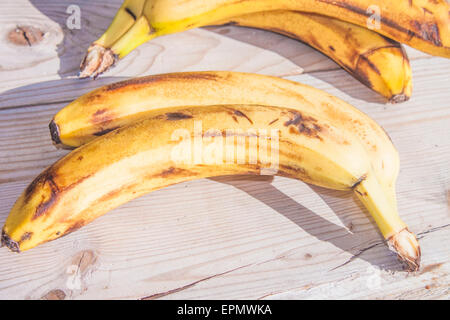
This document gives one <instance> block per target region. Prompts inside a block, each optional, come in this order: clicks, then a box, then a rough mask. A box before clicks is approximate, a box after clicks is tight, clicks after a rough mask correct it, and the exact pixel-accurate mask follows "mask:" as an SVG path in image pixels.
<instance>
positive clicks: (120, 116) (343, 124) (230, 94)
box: [50, 71, 399, 203]
mask: <svg viewBox="0 0 450 320" xmlns="http://www.w3.org/2000/svg"><path fill="white" fill-rule="evenodd" d="M214 104H261V105H273V106H281V107H283V106H288V107H290V108H292V109H295V110H298V111H300V112H307V113H310V114H313V115H315V116H318V117H321V118H325V119H328V121H330V122H332V123H333V125H334V126H338V127H339V128H341V130H344V131H348V132H350V133H352V134H355V135H357V136H358V137H359V139H360V141H361V143H362V145H363V146H364V148H365V149H366V150H367V152H368V154H369V155H370V158H371V161H372V166H373V168H374V170H375V173H376V175H377V177H378V178H379V179H381V180H382V181H383V184H384V185H385V186H386V188H387V189H392V190H393V188H394V184H395V181H396V179H397V175H398V171H399V159H398V154H397V151H396V149H395V148H394V146H393V145H392V142H391V141H390V139H389V137H388V135H387V134H386V133H385V132H384V130H383V129H382V128H381V127H380V126H378V124H377V123H376V122H374V121H373V120H372V119H370V118H369V117H367V116H366V115H365V114H364V113H362V112H361V111H359V110H358V109H356V108H355V107H353V106H351V105H349V104H348V103H346V102H344V101H342V100H340V99H338V98H336V97H334V96H332V95H329V94H327V93H325V92H323V91H321V90H318V89H315V88H312V87H310V86H307V85H304V84H301V83H298V82H293V81H289V80H284V79H280V78H277V77H271V76H264V75H258V74H250V73H240V72H228V71H203V72H180V73H171V74H162V75H154V76H147V77H141V78H135V79H131V80H126V81H122V82H118V83H114V84H110V85H107V86H104V87H101V88H99V89H96V90H94V91H92V92H90V93H87V94H85V95H83V96H81V97H80V98H78V99H76V100H74V101H73V102H71V103H70V104H69V105H67V106H66V107H65V108H63V109H61V110H60V111H59V112H58V113H57V114H56V115H55V116H54V118H53V120H52V121H51V123H50V131H51V136H52V139H53V141H54V143H55V144H56V145H58V146H62V147H78V146H80V145H82V144H84V143H86V142H88V141H90V140H93V139H94V138H96V137H98V136H100V135H103V134H105V133H107V132H109V131H111V130H113V129H116V128H118V127H121V126H125V125H127V124H130V123H133V122H134V121H137V120H139V119H142V118H145V117H146V116H148V114H151V112H152V111H153V110H155V109H158V108H167V107H177V106H183V105H192V106H202V105H214ZM387 193H388V194H391V197H392V199H393V200H392V202H393V203H395V192H393V191H388V192H387Z"/></svg>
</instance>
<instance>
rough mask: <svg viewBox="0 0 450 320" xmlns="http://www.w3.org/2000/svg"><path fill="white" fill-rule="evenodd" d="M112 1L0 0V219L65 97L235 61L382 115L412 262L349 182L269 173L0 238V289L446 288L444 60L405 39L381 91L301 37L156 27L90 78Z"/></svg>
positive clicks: (51, 293)
mask: <svg viewBox="0 0 450 320" xmlns="http://www.w3.org/2000/svg"><path fill="white" fill-rule="evenodd" d="M120 2H121V1H120V0H113V1H110V0H108V1H107V0H96V1H95V2H93V1H90V2H89V4H88V5H87V4H86V3H87V2H85V1H82V0H63V1H58V2H55V1H50V0H31V1H25V0H4V1H2V2H1V3H0V12H1V15H0V26H1V28H0V43H1V45H2V49H3V50H1V51H0V86H1V89H0V109H1V110H0V204H1V205H0V223H1V224H3V222H4V221H5V219H6V217H7V215H8V213H9V210H10V209H11V207H12V205H13V203H14V202H15V200H16V199H17V197H18V196H19V195H20V193H21V192H22V190H23V189H24V188H25V187H26V186H27V184H28V183H29V182H31V181H32V179H33V178H34V177H35V176H36V175H37V174H38V173H39V172H40V171H42V170H43V169H44V168H45V167H47V166H49V165H50V164H52V163H53V162H54V161H56V160H57V159H59V158H60V157H62V156H63V155H64V154H66V153H67V151H62V150H56V149H55V148H54V147H53V146H52V144H51V141H50V137H49V133H48V127H47V126H48V123H49V121H50V119H51V117H52V116H53V115H54V114H55V113H56V112H57V111H58V110H59V109H60V108H62V107H63V106H64V105H65V104H66V103H67V102H68V101H70V100H72V99H74V98H76V97H78V96H79V95H81V94H82V93H84V92H87V91H90V90H92V89H93V88H96V87H98V86H101V85H104V84H106V83H111V82H115V81H118V80H121V79H127V78H129V77H133V76H138V75H145V74H153V73H162V72H171V71H183V70H207V69H216V70H217V69H223V70H236V71H249V72H258V73H266V74H274V75H279V76H286V77H287V78H289V79H291V80H294V81H300V82H303V83H306V84H309V85H312V86H314V87H317V88H320V89H323V90H325V91H327V92H329V93H331V94H333V95H336V96H338V97H340V98H342V99H344V100H346V101H348V102H349V103H351V104H353V105H355V106H357V107H358V108H360V109H361V110H362V111H363V112H365V113H367V114H368V115H369V116H370V117H372V118H373V119H375V120H376V121H377V122H378V123H379V124H380V125H382V126H383V127H384V128H385V129H386V131H387V132H388V133H389V135H390V136H391V138H392V140H393V142H394V144H395V145H396V147H397V148H398V150H399V153H400V157H401V172H400V176H399V180H398V202H399V209H400V213H401V216H402V218H403V219H404V220H405V222H407V223H408V225H409V226H410V228H411V230H412V231H414V232H415V233H416V234H418V236H419V238H420V244H421V248H422V254H423V259H422V261H423V267H422V269H421V271H420V272H419V273H417V274H413V275H412V274H406V273H404V272H402V271H401V269H402V266H401V265H400V264H399V263H398V262H397V261H396V259H395V256H394V255H393V254H392V253H390V252H389V251H388V249H387V247H386V246H385V244H384V242H383V240H382V237H381V235H380V234H379V232H378V231H377V229H376V226H375V225H374V222H373V221H372V219H371V218H370V217H369V216H368V214H367V212H365V211H364V210H363V208H362V207H361V206H360V205H359V204H358V202H357V200H356V199H355V198H354V197H352V195H351V194H348V193H344V192H338V191H332V190H325V189H323V188H318V187H314V186H309V185H306V184H304V183H302V182H300V181H295V180H291V179H286V178H280V177H275V178H274V179H272V178H269V177H239V178H237V177H219V178H215V179H202V180H197V181H192V182H188V183H183V184H179V185H175V186H171V187H169V188H165V189H163V190H160V191H157V192H154V193H151V194H148V195H146V196H144V197H141V198H139V199H136V200H134V201H132V202H130V203H128V204H126V205H123V206H121V207H120V208H118V209H116V210H114V211H112V212H110V213H108V214H107V215H105V216H103V217H101V218H99V219H98V220H96V221H94V222H93V223H92V224H89V225H88V226H86V227H84V228H82V229H80V230H79V231H77V232H74V233H72V234H70V235H68V236H66V237H63V238H60V239H58V240H56V241H53V242H50V243H47V244H44V245H42V246H39V247H37V248H35V249H33V250H30V251H27V252H24V253H21V254H14V253H11V252H9V251H7V250H6V248H1V249H0V260H1V261H3V263H2V266H1V267H0V298H2V299H39V298H43V299H92V298H97V299H119V298H123V299H193V298H197V299H207V298H209V299H314V298H325V299H372V298H374V299H375V298H376V299H449V298H450V292H449V287H450V286H449V285H450V275H449V274H450V249H449V248H448V246H446V245H445V244H446V243H448V242H449V241H450V232H449V231H450V210H449V208H450V166H449V163H450V96H449V92H450V91H449V83H450V78H449V75H450V60H445V59H440V58H435V57H430V56H427V55H425V54H422V53H420V52H418V51H416V50H413V49H410V48H407V50H408V54H409V56H410V59H411V61H412V67H413V72H414V93H413V97H412V99H411V100H410V101H409V102H407V103H403V104H399V105H386V104H384V100H383V99H382V98H380V97H379V96H378V95H377V94H375V93H374V92H372V91H370V90H369V89H367V88H366V87H364V86H363V85H362V84H360V83H359V82H358V81H356V80H355V79H353V78H352V77H351V76H350V75H348V74H347V73H346V72H344V71H343V70H341V69H340V68H339V67H338V66H337V65H336V64H334V62H332V61H330V60H329V59H328V58H326V57H325V56H323V55H322V54H320V53H318V52H316V51H314V50H312V49H311V48H309V47H308V46H306V45H304V44H301V43H299V42H297V41H294V40H292V39H288V38H286V37H283V36H280V35H276V34H273V33H270V32H265V31H261V30H253V29H248V28H238V27H230V26H221V27H209V28H205V29H200V30H192V31H189V32H185V33H182V34H178V35H171V36H167V37H163V38H160V39H157V40H155V41H152V42H151V43H148V44H145V45H143V46H142V47H140V48H139V49H138V50H136V51H135V52H133V53H132V54H130V55H129V56H128V57H127V58H126V59H125V60H123V61H122V63H121V64H120V65H118V66H117V67H116V68H114V69H113V70H111V71H110V72H108V73H107V74H105V75H104V76H103V77H101V78H99V79H98V80H96V81H91V80H79V79H75V78H74V75H75V73H76V72H77V70H78V64H79V61H80V60H81V57H82V56H83V54H84V51H85V49H86V47H87V46H88V45H89V43H90V42H91V41H92V40H94V39H96V38H97V37H98V36H99V35H100V34H101V33H102V32H103V31H104V29H105V28H106V27H107V25H108V24H109V22H110V20H111V18H112V16H113V15H114V13H115V11H116V10H117V8H118V7H119V5H120ZM69 4H78V5H80V7H81V9H82V29H81V30H68V29H67V27H66V24H65V21H66V19H67V17H68V14H66V8H67V7H68V5H69ZM23 25H31V26H34V27H37V28H40V29H42V30H43V31H45V36H44V38H43V40H42V41H41V42H40V43H39V44H37V45H35V46H31V47H27V46H17V45H13V44H11V43H9V42H8V41H6V40H5V39H6V38H7V37H6V36H7V33H8V32H10V31H11V30H14V29H15V28H17V27H18V26H23ZM231 56H232V57H231ZM230 57H231V58H230ZM302 70H305V72H306V73H304V74H302V75H298V73H300V72H301V71H302ZM289 75H292V76H289Z"/></svg>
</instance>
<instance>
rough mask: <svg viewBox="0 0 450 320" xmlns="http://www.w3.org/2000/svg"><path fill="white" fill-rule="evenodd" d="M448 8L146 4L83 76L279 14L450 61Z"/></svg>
mask: <svg viewBox="0 0 450 320" xmlns="http://www.w3.org/2000/svg"><path fill="white" fill-rule="evenodd" d="M125 9H126V7H124V10H125ZM449 9H450V5H449V4H448V3H447V2H446V0H415V1H412V0H398V1H389V0H349V1H332V0H211V1H202V0H189V1H186V0H147V1H145V4H144V7H143V10H142V14H141V15H140V16H139V15H137V14H133V15H130V16H131V17H132V18H133V19H135V20H136V22H135V23H134V24H133V26H132V27H131V28H128V25H129V24H128V23H124V29H126V31H125V33H123V34H122V36H121V37H119V39H117V40H116V41H115V42H114V43H113V44H112V45H110V46H104V43H102V41H98V42H94V43H93V44H92V45H91V46H90V48H89V49H88V52H87V54H86V57H85V59H84V63H83V64H82V65H81V73H80V76H81V77H87V76H94V77H96V76H98V75H99V74H100V73H101V72H103V71H104V70H107V69H108V68H109V67H111V66H112V65H113V64H114V63H115V62H116V61H117V59H120V58H123V57H124V56H126V55H127V54H128V53H130V52H131V51H132V50H133V49H135V48H136V47H138V46H139V45H141V44H143V43H145V42H147V41H149V40H151V39H153V38H155V37H158V36H162V35H167V34H171V33H176V32H181V31H185V30H188V29H192V28H196V27H201V26H207V25H211V24H214V23H215V22H217V21H223V20H229V19H232V18H234V17H238V16H242V15H246V14H250V13H257V12H263V11H275V10H291V11H303V12H310V13H316V14H322V15H325V16H328V17H332V18H337V19H340V20H343V21H347V22H350V23H353V24H356V25H359V26H362V27H370V28H373V29H374V31H376V32H378V33H380V34H382V35H384V36H386V37H388V38H391V39H393V40H396V41H398V42H401V43H405V44H407V45H409V46H411V47H414V48H416V49H418V50H421V51H424V52H426V53H429V54H432V55H438V56H442V57H447V58H449V57H450V17H449V14H448V12H449ZM119 11H120V10H119ZM122 12H123V11H122ZM121 16H122V14H121ZM126 20H129V17H127V18H126ZM120 25H121V18H120V17H118V18H117V19H114V21H113V23H112V24H111V26H110V27H109V28H108V30H107V31H106V34H109V33H113V32H114V30H117V29H120ZM105 37H107V36H106V35H105ZM111 38H116V36H115V35H112V36H111ZM99 67H101V68H99Z"/></svg>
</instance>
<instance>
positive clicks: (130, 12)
mask: <svg viewBox="0 0 450 320" xmlns="http://www.w3.org/2000/svg"><path fill="white" fill-rule="evenodd" d="M125 12H126V13H128V14H129V15H130V16H131V17H132V18H133V20H134V21H136V19H137V17H136V15H135V14H134V13H133V11H131V9H130V8H125Z"/></svg>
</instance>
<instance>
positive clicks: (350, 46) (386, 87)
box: [218, 11, 412, 103]
mask: <svg viewBox="0 0 450 320" xmlns="http://www.w3.org/2000/svg"><path fill="white" fill-rule="evenodd" d="M227 23H230V24H236V25H239V26H245V27H252V28H259V29H265V30H269V31H273V32H277V33H280V34H283V35H286V36H288V37H291V38H294V39H298V40H301V41H303V42H305V43H307V44H309V45H310V46H312V47H313V48H315V49H317V50H319V51H320V52H322V53H324V54H325V55H327V56H328V57H330V58H331V59H333V60H334V61H335V62H336V63H338V64H339V65H340V66H341V67H342V68H344V69H345V70H346V71H348V72H349V73H350V74H351V75H353V76H354V77H355V78H357V79H358V80H360V81H361V82H362V83H364V84H365V85H366V86H368V87H369V88H371V89H372V90H374V91H376V92H378V93H380V94H381V95H383V96H384V97H386V98H387V99H388V100H389V101H390V102H392V103H398V102H403V101H406V100H408V99H409V98H410V97H411V92H412V73H411V67H410V64H409V59H408V56H407V55H406V52H405V50H404V48H403V46H402V45H401V44H399V43H398V42H396V41H393V40H390V39H388V38H386V37H384V36H382V35H380V34H378V33H376V32H373V31H371V30H369V29H366V28H363V27H360V26H357V25H354V24H351V23H348V22H344V21H341V20H337V19H333V18H329V17H325V16H320V15H317V14H311V13H303V12H298V11H269V12H260V13H252V14H248V15H245V16H239V17H236V18H233V19H231V20H227V21H220V22H218V24H227Z"/></svg>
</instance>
